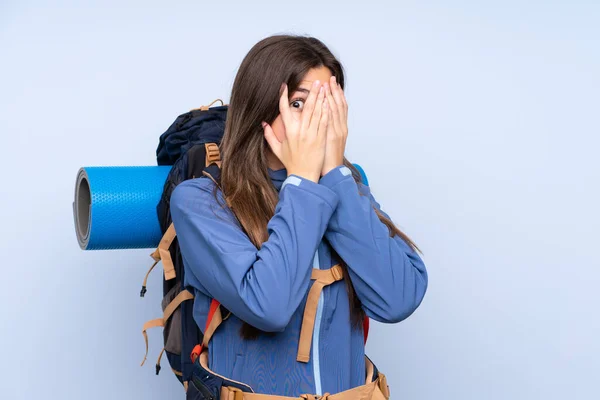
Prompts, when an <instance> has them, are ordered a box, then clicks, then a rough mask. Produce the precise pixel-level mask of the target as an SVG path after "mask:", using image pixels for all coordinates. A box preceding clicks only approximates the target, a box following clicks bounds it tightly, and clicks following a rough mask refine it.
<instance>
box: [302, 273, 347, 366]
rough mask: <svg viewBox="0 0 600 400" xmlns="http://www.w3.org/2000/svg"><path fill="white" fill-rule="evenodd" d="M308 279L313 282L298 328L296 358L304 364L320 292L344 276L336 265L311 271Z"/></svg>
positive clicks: (308, 351)
mask: <svg viewBox="0 0 600 400" xmlns="http://www.w3.org/2000/svg"><path fill="white" fill-rule="evenodd" d="M310 278H311V279H312V280H314V281H315V282H314V283H313V285H312V287H311V288H310V291H309V292H308V298H307V299H306V306H305V307H304V317H303V319H302V328H300V340H299V342H298V354H297V356H296V360H297V361H299V362H304V363H307V362H308V361H309V360H310V346H311V344H312V337H313V330H314V328H315V318H316V316H317V306H318V305H319V298H320V297H321V292H322V291H323V288H324V287H325V286H328V285H331V284H332V283H334V282H337V281H341V280H342V279H344V275H343V273H342V267H341V266H340V265H339V264H336V265H334V266H333V267H331V268H329V269H313V270H312V274H311V277H310Z"/></svg>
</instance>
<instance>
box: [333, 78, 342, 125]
mask: <svg viewBox="0 0 600 400" xmlns="http://www.w3.org/2000/svg"><path fill="white" fill-rule="evenodd" d="M332 80H333V84H332V85H331V86H332V90H331V91H332V94H333V98H334V99H335V104H336V107H337V109H338V110H339V111H338V114H340V115H342V116H343V115H344V93H343V91H342V88H341V87H340V84H339V83H337V82H336V81H335V77H333V78H332Z"/></svg>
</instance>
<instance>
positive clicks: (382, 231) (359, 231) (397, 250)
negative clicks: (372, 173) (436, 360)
mask: <svg viewBox="0 0 600 400" xmlns="http://www.w3.org/2000/svg"><path fill="white" fill-rule="evenodd" d="M319 183H320V184H322V185H323V186H325V187H328V188H330V189H331V190H333V191H334V192H335V193H337V195H338V197H339V203H338V206H337V208H336V210H335V212H334V214H333V215H332V217H331V219H330V221H329V226H328V228H327V230H326V232H325V238H326V239H327V240H328V241H329V243H330V244H331V246H332V247H333V248H334V250H335V251H336V252H337V253H338V254H339V255H340V257H341V258H342V259H343V260H344V261H345V262H346V264H348V272H349V275H350V278H351V280H352V284H353V285H354V289H355V291H356V294H357V296H358V298H359V299H360V301H361V303H362V306H363V308H364V310H365V312H366V314H367V315H368V316H369V317H370V318H373V319H375V320H376V321H379V322H387V323H394V322H399V321H402V320H403V319H405V318H407V317H408V316H410V315H411V314H412V313H413V312H414V311H415V310H416V309H417V307H418V306H419V305H420V303H421V301H422V300H423V297H424V295H425V292H426V290H427V283H428V277H427V271H426V269H425V265H424V263H423V261H422V260H421V258H420V257H419V255H418V254H417V253H416V252H415V251H414V250H413V249H412V248H411V247H410V246H408V245H407V244H406V242H405V241H404V240H403V239H402V238H400V237H399V236H397V235H395V236H394V237H390V234H389V229H388V228H387V226H386V225H385V224H384V223H383V222H381V221H380V220H379V217H378V216H377V214H376V213H375V210H374V209H373V207H375V208H377V209H378V210H380V211H381V208H380V205H379V203H377V201H376V200H375V198H374V197H373V195H372V194H371V192H370V189H369V187H368V186H366V185H363V184H362V183H358V184H357V182H356V181H355V180H354V178H353V177H352V173H351V171H350V169H349V168H348V167H346V166H343V165H341V166H338V167H336V168H334V169H333V170H331V171H329V172H328V173H327V174H326V175H325V176H323V177H322V178H321V180H320V181H319ZM359 191H360V192H362V193H363V194H364V195H360V194H359ZM381 212H382V214H383V215H385V216H386V217H388V218H389V216H388V215H387V214H386V213H385V212H383V211H381Z"/></svg>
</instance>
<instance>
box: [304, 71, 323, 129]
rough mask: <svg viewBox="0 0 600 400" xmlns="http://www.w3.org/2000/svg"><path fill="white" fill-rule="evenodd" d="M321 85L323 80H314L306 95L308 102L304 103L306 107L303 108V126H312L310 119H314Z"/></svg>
mask: <svg viewBox="0 0 600 400" xmlns="http://www.w3.org/2000/svg"><path fill="white" fill-rule="evenodd" d="M320 86H321V82H320V81H319V80H316V81H314V82H313V84H312V86H311V88H310V92H309V93H308V96H307V97H306V102H305V103H304V108H302V126H310V121H311V119H312V114H313V111H314V109H315V102H316V101H317V97H318V95H319V87H320Z"/></svg>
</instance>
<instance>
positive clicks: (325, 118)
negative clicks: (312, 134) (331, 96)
mask: <svg viewBox="0 0 600 400" xmlns="http://www.w3.org/2000/svg"><path fill="white" fill-rule="evenodd" d="M329 108H330V107H329V104H328V102H327V99H324V100H323V112H322V113H321V119H320V121H319V131H318V135H319V136H325V135H326V133H327V125H328V123H329Z"/></svg>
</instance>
